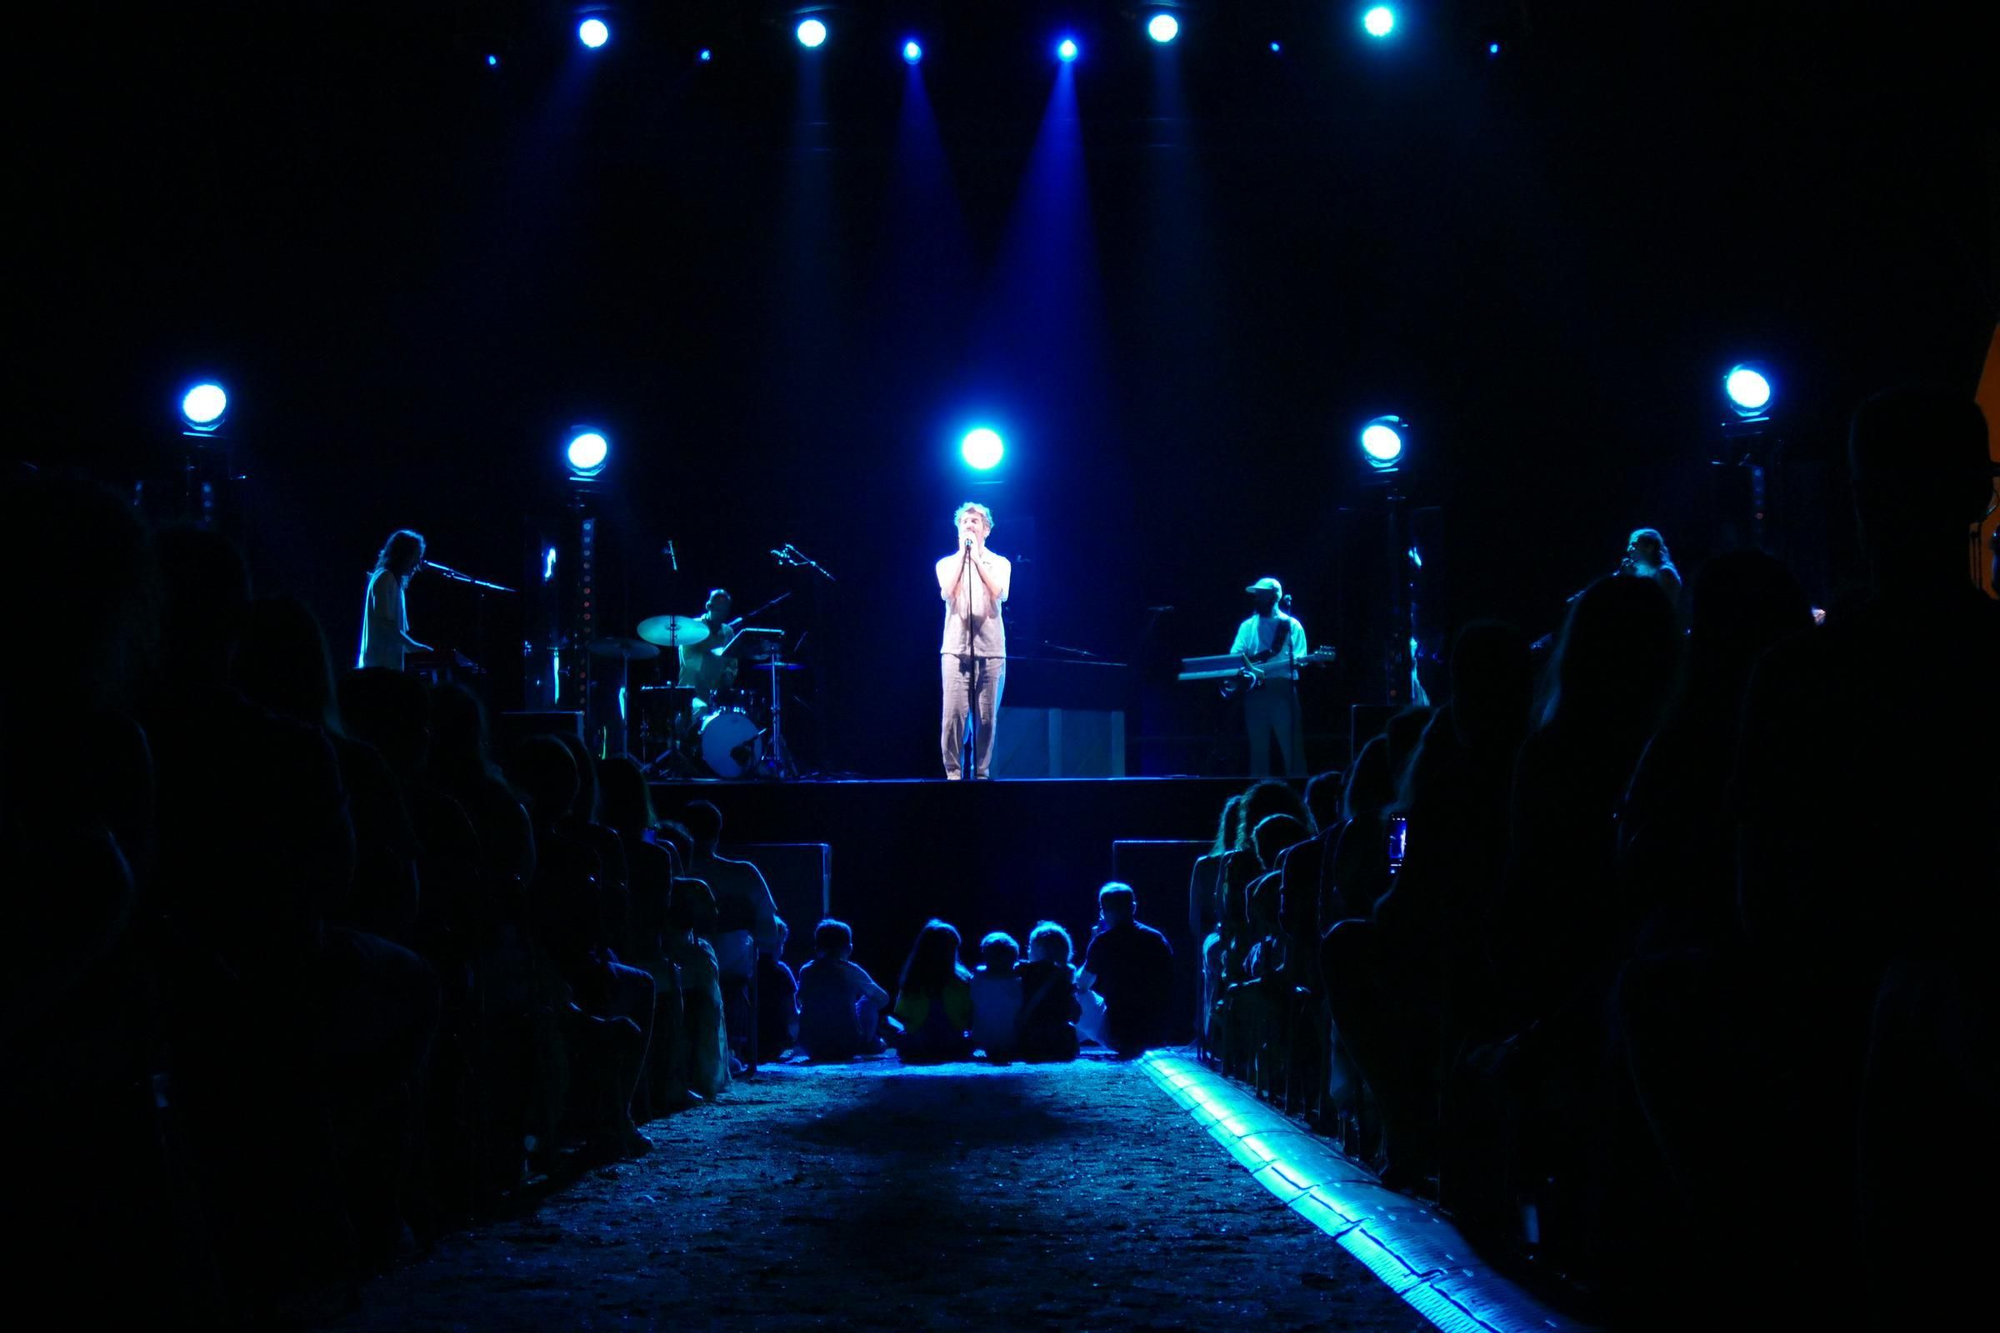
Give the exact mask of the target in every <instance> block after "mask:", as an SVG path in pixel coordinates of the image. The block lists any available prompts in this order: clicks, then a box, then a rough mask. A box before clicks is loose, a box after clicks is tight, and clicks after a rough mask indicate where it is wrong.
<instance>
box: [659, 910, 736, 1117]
mask: <svg viewBox="0 0 2000 1333" xmlns="http://www.w3.org/2000/svg"><path fill="white" fill-rule="evenodd" d="M714 922H715V895H714V894H712V893H710V892H709V889H708V885H706V884H704V883H702V882H701V881H700V880H698V879H683V880H676V881H675V882H674V897H673V901H672V902H671V903H669V904H668V905H667V957H668V958H670V959H672V960H673V963H674V966H675V967H676V968H678V969H679V971H680V979H681V1014H682V1022H683V1023H684V1024H685V1025H686V1031H687V1040H688V1057H687V1086H688V1090H689V1091H690V1092H692V1093H694V1094H695V1095H697V1096H700V1097H714V1096H716V1095H717V1094H718V1093H720V1092H722V1091H723V1090H724V1089H725V1088H727V1087H728V1086H729V1034H728V1032H727V1031H726V1029H725V1028H724V1026H723V1015H722V977H721V972H720V971H719V970H718V969H717V968H716V965H715V950H714V949H712V948H710V947H709V944H708V941H707V940H706V939H705V938H703V934H704V932H705V931H707V930H709V929H711V928H712V927H713V925H714Z"/></svg>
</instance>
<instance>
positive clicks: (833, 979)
mask: <svg viewBox="0 0 2000 1333" xmlns="http://www.w3.org/2000/svg"><path fill="white" fill-rule="evenodd" d="M853 953H854V932H853V931H852V930H850V929H849V928H848V925H847V923H846V922H845V921H835V920H834V919H833V918H831V917H829V918H827V919H826V920H825V921H822V922H820V923H819V926H818V928H816V929H815V930H814V931H813V956H812V959H811V961H809V962H808V963H807V964H806V965H805V966H804V967H802V968H800V969H799V987H798V1007H799V1046H800V1048H801V1049H802V1050H804V1051H805V1053H806V1056H807V1057H808V1058H809V1059H813V1060H846V1059H850V1058H852V1057H853V1056H857V1055H876V1054H879V1053H880V1052H881V1050H882V1039H881V1037H879V1036H877V1035H876V1029H877V1028H878V1027H879V1026H880V1023H881V1014H882V1010H883V1009H884V1008H886V1007H887V1006H888V1003H889V992H887V991H885V990H883V989H882V988H881V987H880V986H878V985H876V984H875V979H874V978H873V977H871V976H869V975H868V973H867V972H866V971H864V970H863V969H862V967H861V965H860V964H859V963H856V962H854V961H853V958H852V956H851V955H852V954H853Z"/></svg>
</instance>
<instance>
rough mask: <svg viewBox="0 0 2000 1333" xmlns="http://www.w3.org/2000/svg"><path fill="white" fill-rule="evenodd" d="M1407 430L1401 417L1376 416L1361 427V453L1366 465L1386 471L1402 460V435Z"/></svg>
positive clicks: (1379, 470)
mask: <svg viewBox="0 0 2000 1333" xmlns="http://www.w3.org/2000/svg"><path fill="white" fill-rule="evenodd" d="M1408 430H1409V427H1408V425H1407V424H1406V423H1405V422H1404V421H1403V419H1402V418H1401V417H1376V418H1375V419H1374V420H1373V421H1371V422H1369V423H1368V424H1367V425H1365V426H1363V427H1362V428H1361V453H1362V455H1363V456H1364V457H1365V458H1367V460H1368V466H1370V467H1372V468H1374V469H1375V470H1376V471H1378V472H1387V471H1389V470H1390V469H1392V468H1394V467H1395V466H1396V465H1397V464H1399V463H1401V462H1402V461H1403V436H1404V435H1405V433H1406V432H1407V431H1408Z"/></svg>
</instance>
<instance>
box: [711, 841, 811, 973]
mask: <svg viewBox="0 0 2000 1333" xmlns="http://www.w3.org/2000/svg"><path fill="white" fill-rule="evenodd" d="M721 852H722V855H723V856H725V857H727V858H728V859H730V860H732V861H748V862H749V863H750V864H751V865H754V866H756V867H757V869H759V870H761V871H763V872H764V882H765V883H766V884H769V885H770V886H771V898H772V900H773V901H774V902H776V903H777V905H778V916H779V918H780V919H781V920H783V921H784V923H785V927H786V929H787V930H789V931H790V932H791V934H790V936H789V937H788V938H787V939H786V940H785V952H784V955H783V956H784V960H785V961H786V962H788V963H790V964H791V965H792V966H793V967H797V966H798V965H799V964H801V963H803V962H805V961H806V960H807V959H808V958H811V957H812V952H813V929H814V927H816V926H818V925H819V923H820V922H821V921H823V920H825V919H826V918H827V917H828V916H831V915H832V914H833V848H832V846H831V845H829V844H827V843H824V842H745V843H724V844H723V846H722V848H721Z"/></svg>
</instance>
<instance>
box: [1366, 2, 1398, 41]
mask: <svg viewBox="0 0 2000 1333" xmlns="http://www.w3.org/2000/svg"><path fill="white" fill-rule="evenodd" d="M1361 27H1362V30H1363V31H1364V32H1366V33H1367V34H1368V35H1369V36H1370V37H1378V38H1379V37H1387V36H1388V35H1389V34H1390V33H1392V32H1394V31H1395V30H1396V11H1395V10H1393V9H1391V8H1389V6H1387V5H1376V6H1375V7H1374V8H1372V9H1370V10H1369V11H1368V12H1367V13H1365V14H1363V15H1362V16H1361Z"/></svg>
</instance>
